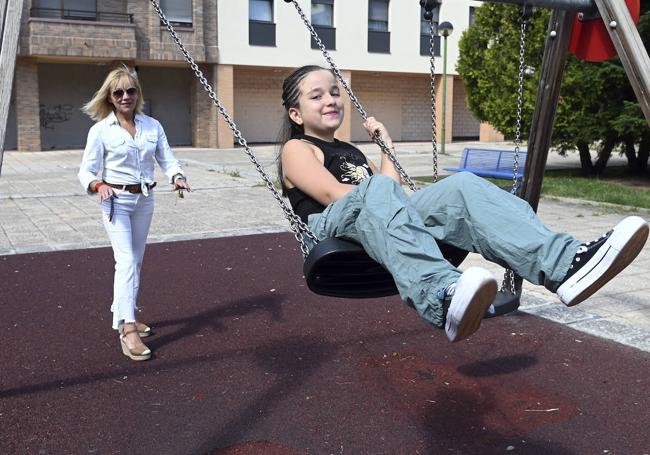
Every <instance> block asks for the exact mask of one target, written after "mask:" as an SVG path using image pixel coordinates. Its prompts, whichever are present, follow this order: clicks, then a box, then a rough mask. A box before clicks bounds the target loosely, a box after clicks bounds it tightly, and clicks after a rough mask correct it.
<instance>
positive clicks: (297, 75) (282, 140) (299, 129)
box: [277, 65, 334, 196]
mask: <svg viewBox="0 0 650 455" xmlns="http://www.w3.org/2000/svg"><path fill="white" fill-rule="evenodd" d="M321 70H327V68H323V67H322V66H318V65H305V66H301V67H300V68H296V69H295V70H293V71H292V72H291V74H289V75H288V76H287V77H286V78H285V80H284V82H283V83H282V105H283V106H284V117H283V119H282V126H281V127H280V132H279V133H278V140H277V142H278V156H277V162H278V180H279V181H280V184H281V185H282V195H283V196H286V191H287V189H286V188H285V186H284V178H283V174H282V148H283V147H284V144H286V143H287V142H289V141H290V140H291V139H293V138H294V137H296V136H298V135H300V134H304V133H305V128H304V126H302V125H298V124H297V123H296V122H294V121H293V120H291V118H290V117H289V109H291V108H292V107H298V101H299V99H300V82H301V81H302V80H303V79H304V78H305V76H307V75H308V74H309V73H311V72H312V71H321ZM327 71H331V70H327ZM332 74H334V73H333V72H332Z"/></svg>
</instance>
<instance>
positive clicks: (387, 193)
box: [278, 65, 648, 342]
mask: <svg viewBox="0 0 650 455" xmlns="http://www.w3.org/2000/svg"><path fill="white" fill-rule="evenodd" d="M282 88H283V91H282V104H283V106H284V108H285V109H286V115H285V116H284V125H283V129H282V132H281V141H280V142H281V150H280V159H279V160H278V161H279V174H278V175H279V176H280V179H281V181H282V186H283V191H284V193H285V195H286V196H287V197H288V198H289V201H290V203H291V205H292V207H293V209H294V211H295V212H296V214H298V215H299V216H300V217H301V219H302V220H303V221H305V222H306V223H307V224H308V225H309V228H310V229H311V230H312V231H313V232H314V234H315V235H316V236H317V237H318V238H319V239H323V238H327V237H343V238H346V239H350V240H353V241H356V242H358V243H360V244H361V245H362V246H363V247H364V249H365V250H366V252H367V253H368V255H369V256H370V257H372V258H373V259H374V260H375V261H377V262H379V263H380V264H382V265H383V266H384V267H385V268H386V269H387V270H388V271H389V272H390V273H391V274H392V276H393V278H394V279H395V284H396V285H397V289H398V290H399V293H400V296H401V298H402V299H403V300H404V301H405V302H406V303H407V304H409V305H411V306H413V307H414V308H415V309H416V310H417V312H418V313H419V314H420V316H421V317H423V318H424V319H425V320H427V321H429V322H430V323H431V324H433V325H435V326H437V327H440V328H442V327H443V326H444V328H445V331H446V334H447V337H448V338H449V340H450V341H451V342H455V341H459V340H462V339H464V338H467V337H468V336H470V335H472V334H473V333H474V332H475V331H476V330H478V328H479V326H480V324H481V320H482V319H483V316H484V315H485V312H486V311H487V309H488V307H489V306H490V304H491V303H492V302H493V300H494V298H495V296H496V292H497V282H496V280H495V278H494V276H493V275H492V274H491V273H490V272H489V271H487V270H484V269H482V268H479V267H472V268H469V269H467V270H465V271H464V272H462V271H461V270H459V269H457V268H455V267H454V266H452V265H451V264H450V263H449V262H447V261H446V260H445V258H444V257H443V256H442V254H441V252H440V249H439V247H438V244H437V241H440V242H444V243H447V244H450V245H453V246H455V247H458V248H461V249H463V250H466V251H471V252H474V253H479V254H481V255H482V256H483V257H484V258H486V259H487V260H490V261H493V262H496V263H499V264H501V265H504V266H507V267H509V268H511V269H512V270H514V272H515V273H517V274H518V275H519V276H521V277H523V278H525V279H526V280H528V281H530V282H531V283H534V284H540V285H543V286H545V287H546V288H547V289H549V290H550V291H553V292H556V293H557V294H558V296H559V298H560V300H561V301H562V302H563V303H564V304H565V305H567V306H572V305H576V304H578V303H580V302H582V301H583V300H585V299H587V298H588V297H589V296H591V295H592V294H593V293H594V292H596V291H597V290H598V289H600V288H601V287H602V286H603V285H604V284H605V283H607V282H608V281H609V280H610V279H612V278H613V277H614V276H615V275H616V274H618V273H619V272H620V271H621V270H623V269H624V268H625V267H626V266H627V265H628V264H630V262H632V260H634V258H635V257H636V256H637V255H638V254H639V252H640V251H641V249H642V248H643V246H644V244H645V242H646V240H647V238H648V224H647V223H646V222H645V220H643V219H642V218H640V217H638V216H630V217H627V218H625V219H623V220H622V221H621V222H619V223H618V224H617V225H616V226H615V227H614V228H613V229H612V230H610V231H609V232H607V233H606V234H604V235H603V236H602V237H600V238H598V239H597V240H594V241H591V242H587V243H582V242H580V241H579V240H576V239H574V238H573V237H572V236H570V235H569V234H566V233H558V232H553V231H551V230H549V229H548V228H546V227H545V226H544V225H543V224H542V223H541V222H540V220H539V219H538V218H537V216H536V214H535V213H534V212H533V210H532V209H531V207H530V206H529V205H528V203H527V202H526V201H524V200H522V199H519V198H518V197H516V196H513V195H512V194H510V193H508V192H506V191H503V190H501V189H500V188H498V187H497V186H495V185H493V184H491V183H489V182H487V181H486V180H484V179H482V178H480V177H476V176H474V175H473V174H470V173H467V172H461V173H458V174H455V175H452V176H450V177H447V178H445V179H444V180H441V181H440V182H438V183H436V184H433V185H429V186H427V187H425V188H423V189H421V190H419V191H417V192H415V193H414V194H412V195H411V196H408V195H407V194H406V193H405V192H404V191H403V190H402V187H401V186H400V176H399V173H398V172H397V171H396V170H395V168H394V166H393V163H392V162H391V161H390V159H389V158H388V157H386V155H385V154H382V158H381V164H380V166H379V168H377V167H376V166H375V165H374V164H373V163H372V162H371V161H370V160H368V159H367V158H366V156H365V155H364V154H363V153H362V152H361V151H360V150H359V149H357V148H356V147H354V146H353V145H351V144H348V143H346V142H341V141H339V140H337V139H335V138H334V134H335V133H336V130H337V129H338V128H339V126H340V125H341V122H342V120H343V114H344V112H343V101H342V99H341V96H340V92H339V86H338V84H337V81H336V78H335V76H334V74H333V73H332V72H331V71H330V70H327V69H324V68H322V67H319V66H313V65H310V66H303V67H301V68H298V69H296V70H295V71H293V72H292V73H291V74H290V75H289V76H288V77H287V78H286V79H285V81H284V84H283V87H282ZM364 127H365V129H366V130H367V131H368V134H370V136H371V137H372V136H373V135H374V134H375V133H376V132H379V133H380V134H381V138H382V139H383V141H384V143H385V144H386V145H387V146H388V147H390V148H392V140H391V138H390V136H389V134H388V131H387V130H386V128H385V127H384V126H383V125H382V124H381V123H379V122H378V121H377V120H375V119H374V118H373V117H369V118H368V120H367V121H366V122H365V123H364Z"/></svg>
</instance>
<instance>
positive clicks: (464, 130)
mask: <svg viewBox="0 0 650 455" xmlns="http://www.w3.org/2000/svg"><path fill="white" fill-rule="evenodd" d="M453 103H454V106H453V109H454V117H453V126H452V131H453V138H452V139H453V140H476V139H478V138H479V130H480V122H479V121H478V120H477V119H476V117H474V114H472V111H470V110H469V106H467V92H466V91H465V84H463V81H462V80H461V79H460V78H458V77H457V78H455V79H454V100H453Z"/></svg>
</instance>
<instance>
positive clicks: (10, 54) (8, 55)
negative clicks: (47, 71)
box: [0, 0, 23, 174]
mask: <svg viewBox="0 0 650 455" xmlns="http://www.w3.org/2000/svg"><path fill="white" fill-rule="evenodd" d="M0 8H2V11H1V12H2V13H3V15H2V16H0V18H2V19H3V26H2V28H1V31H2V42H1V43H0V174H1V173H2V158H3V156H4V150H5V133H6V132H7V118H8V117H9V104H10V103H11V86H12V85H13V82H14V69H15V66H16V52H17V50H18V36H19V35H20V18H21V15H22V12H23V0H12V1H2V4H1V6H0Z"/></svg>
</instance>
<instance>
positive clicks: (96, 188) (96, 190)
mask: <svg viewBox="0 0 650 455" xmlns="http://www.w3.org/2000/svg"><path fill="white" fill-rule="evenodd" d="M103 185H104V182H99V183H96V184H95V188H93V191H94V192H95V193H97V192H98V191H99V188H100V187H101V186H103Z"/></svg>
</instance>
